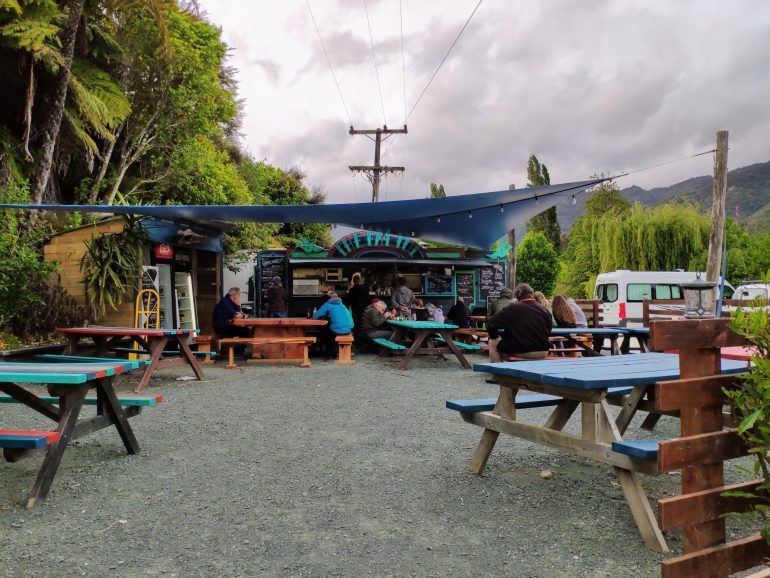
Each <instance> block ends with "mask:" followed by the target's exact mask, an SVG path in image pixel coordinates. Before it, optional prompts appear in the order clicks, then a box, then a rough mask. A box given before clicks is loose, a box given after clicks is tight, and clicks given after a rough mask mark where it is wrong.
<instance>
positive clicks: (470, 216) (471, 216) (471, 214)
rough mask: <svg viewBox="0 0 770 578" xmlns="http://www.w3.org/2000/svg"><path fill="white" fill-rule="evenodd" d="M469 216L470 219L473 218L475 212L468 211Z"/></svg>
mask: <svg viewBox="0 0 770 578" xmlns="http://www.w3.org/2000/svg"><path fill="white" fill-rule="evenodd" d="M468 218H469V219H472V218H473V213H471V212H470V211H468Z"/></svg>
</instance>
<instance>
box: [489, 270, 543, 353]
mask: <svg viewBox="0 0 770 578" xmlns="http://www.w3.org/2000/svg"><path fill="white" fill-rule="evenodd" d="M513 297H515V299H516V301H514V302H513V303H511V304H510V305H508V306H506V307H504V308H503V309H502V310H501V311H498V312H497V313H496V314H495V315H493V316H492V317H491V318H489V319H488V321H487V330H488V331H489V345H490V347H489V360H490V361H492V362H498V361H502V360H503V357H504V356H506V355H513V356H515V357H523V358H524V359H542V358H544V357H545V356H546V355H548V350H549V349H550V347H551V344H550V342H549V341H548V337H549V336H550V334H551V324H552V321H551V314H550V313H549V312H548V310H547V309H546V308H545V307H543V306H542V305H540V303H538V302H537V301H535V292H534V291H533V290H532V287H530V286H529V285H527V284H526V283H519V284H518V285H516V289H514V290H513Z"/></svg>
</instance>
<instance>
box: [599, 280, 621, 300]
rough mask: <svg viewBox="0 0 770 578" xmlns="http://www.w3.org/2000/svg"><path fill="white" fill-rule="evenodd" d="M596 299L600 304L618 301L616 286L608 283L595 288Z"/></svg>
mask: <svg viewBox="0 0 770 578" xmlns="http://www.w3.org/2000/svg"><path fill="white" fill-rule="evenodd" d="M596 298H597V299H598V300H599V301H601V302H602V303H613V302H615V301H617V300H618V284H617V283H608V284H606V285H597V286H596Z"/></svg>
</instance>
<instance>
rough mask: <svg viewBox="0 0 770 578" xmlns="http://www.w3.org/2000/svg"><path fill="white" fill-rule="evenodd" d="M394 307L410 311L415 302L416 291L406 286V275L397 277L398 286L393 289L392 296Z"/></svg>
mask: <svg viewBox="0 0 770 578" xmlns="http://www.w3.org/2000/svg"><path fill="white" fill-rule="evenodd" d="M391 301H392V303H393V307H395V308H396V309H398V310H400V311H404V312H406V311H409V310H410V309H411V308H412V305H413V304H414V291H412V290H411V289H410V288H409V287H407V286H406V279H405V278H404V277H398V278H397V279H396V288H395V289H394V290H393V296H392V297H391Z"/></svg>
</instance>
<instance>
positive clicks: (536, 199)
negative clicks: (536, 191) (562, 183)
mask: <svg viewBox="0 0 770 578" xmlns="http://www.w3.org/2000/svg"><path fill="white" fill-rule="evenodd" d="M535 204H536V205H539V204H540V199H538V198H537V195H535Z"/></svg>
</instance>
